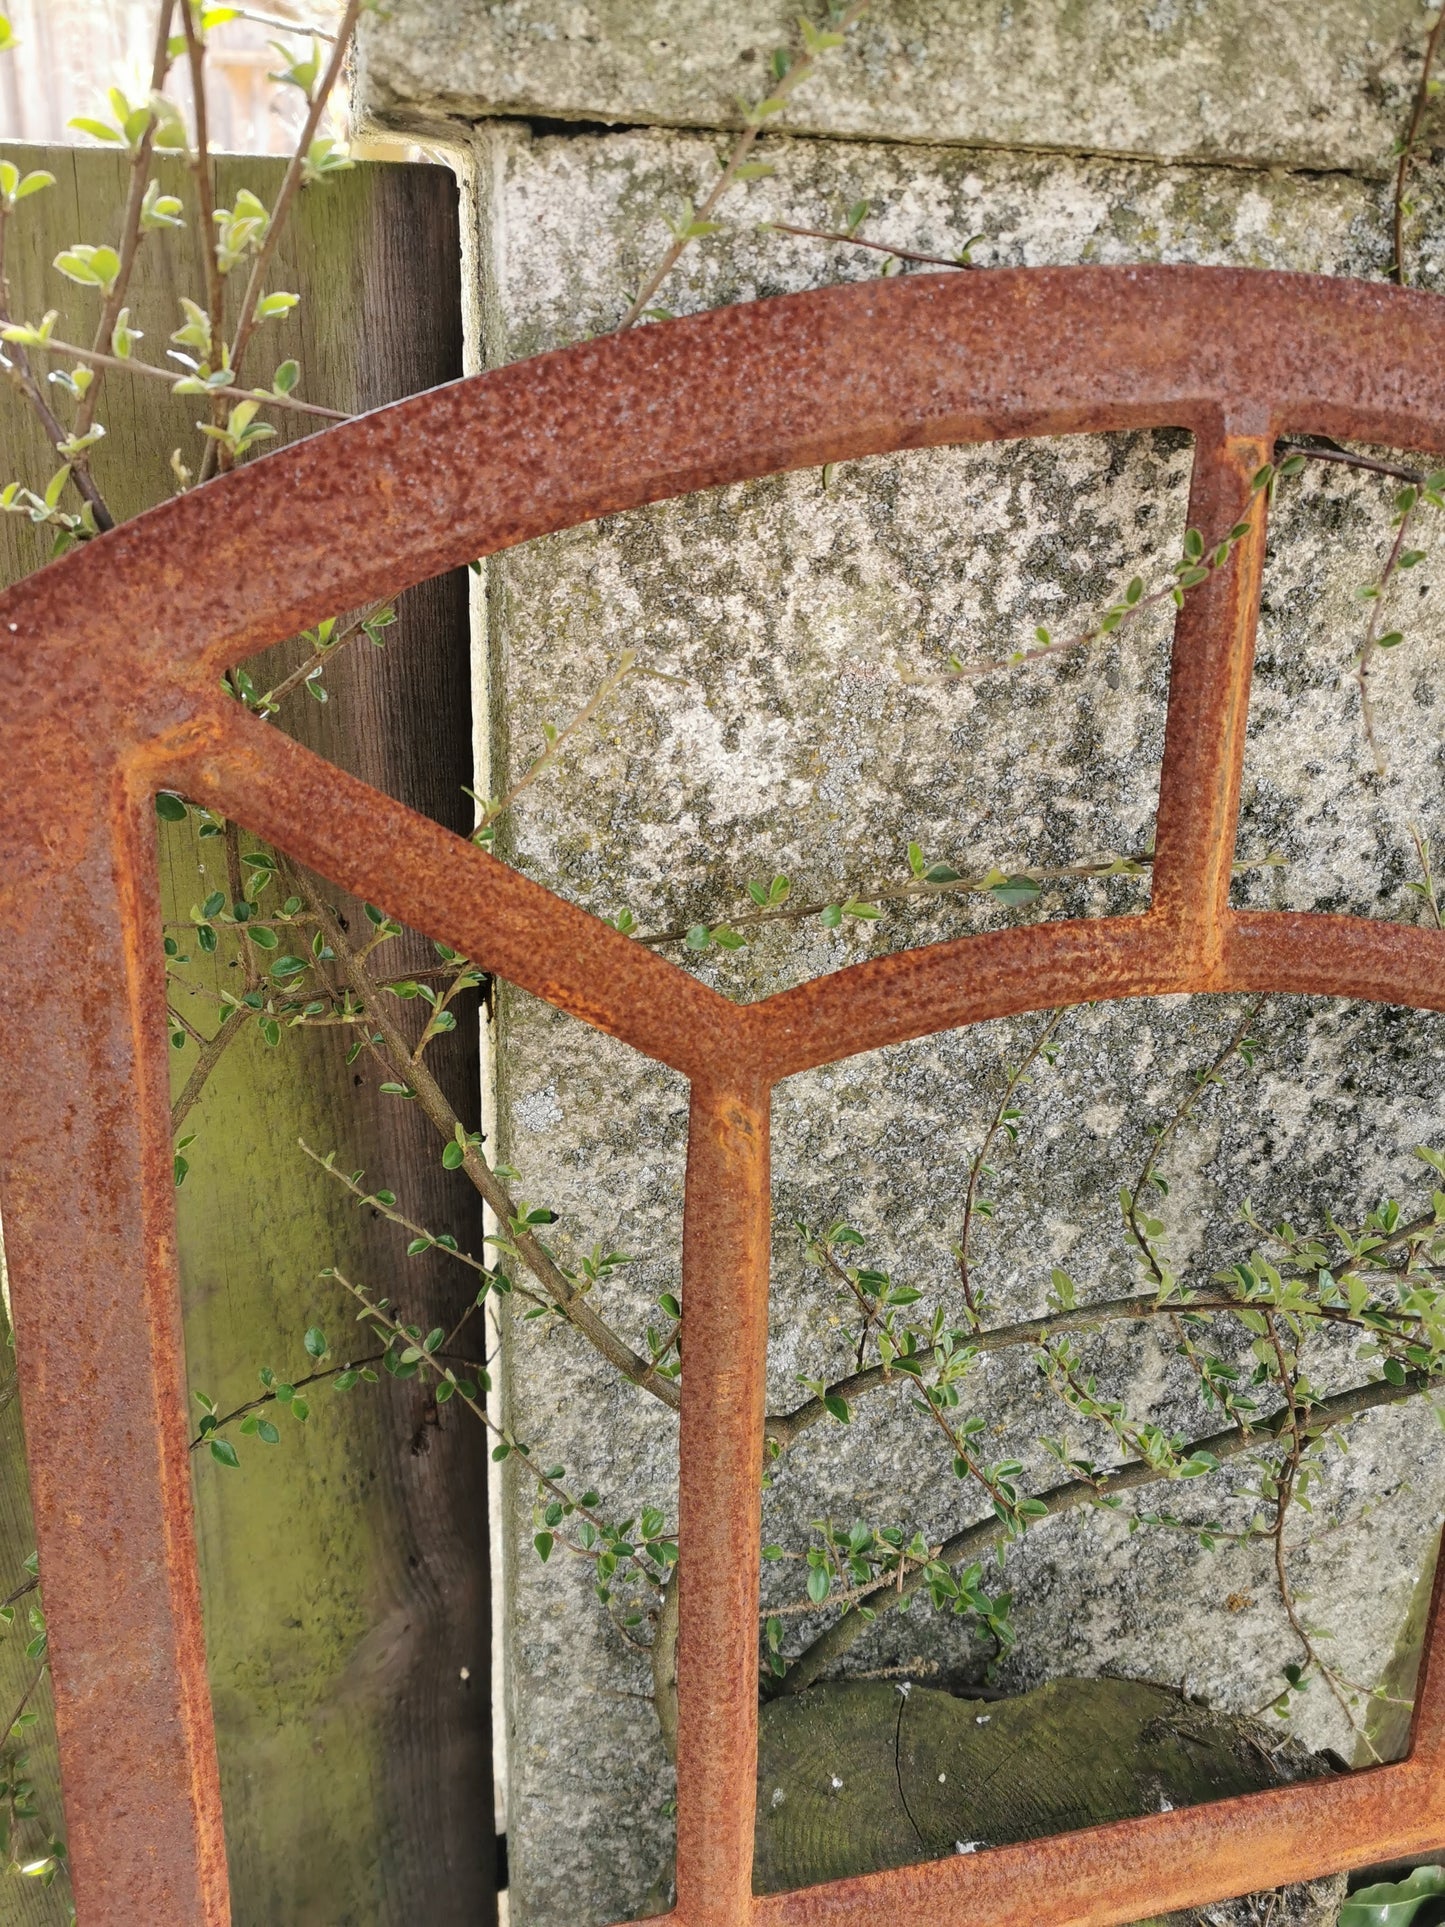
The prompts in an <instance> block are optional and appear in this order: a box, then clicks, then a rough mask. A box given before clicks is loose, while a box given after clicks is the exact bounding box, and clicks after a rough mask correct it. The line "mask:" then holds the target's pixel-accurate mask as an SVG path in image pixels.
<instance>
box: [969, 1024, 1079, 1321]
mask: <svg viewBox="0 0 1445 1927" xmlns="http://www.w3.org/2000/svg"><path fill="white" fill-rule="evenodd" d="M1063 1018H1064V1012H1063V1010H1062V1009H1060V1010H1054V1011H1050V1013H1049V1015H1048V1018H1047V1020H1046V1021H1045V1024H1044V1027H1043V1029H1042V1030H1041V1031H1040V1032H1039V1034H1038V1036H1037V1037H1036V1038H1035V1039H1034V1041H1033V1043H1032V1044H1031V1045H1030V1046H1029V1049H1028V1051H1027V1053H1026V1054H1025V1056H1024V1057H1023V1059H1022V1061H1021V1062H1020V1063H1019V1064H1017V1065H1016V1066H1015V1067H1014V1068H1013V1069H1012V1070H1009V1071H1007V1072H1006V1074H1005V1077H1004V1086H1003V1090H1002V1092H1001V1093H1000V1095H999V1100H998V1103H997V1104H996V1105H995V1106H994V1112H993V1116H992V1117H991V1118H990V1119H989V1122H988V1128H987V1129H986V1130H985V1132H984V1134H983V1138H982V1140H981V1142H980V1144H979V1147H978V1150H977V1151H976V1152H975V1153H974V1157H973V1162H972V1163H971V1164H970V1165H969V1167H968V1186H967V1189H966V1190H965V1192H964V1197H963V1228H962V1230H961V1232H960V1233H959V1240H958V1252H957V1257H958V1279H959V1283H960V1284H961V1285H962V1287H963V1298H964V1303H965V1304H966V1305H967V1307H968V1322H969V1324H970V1325H971V1326H972V1327H973V1328H974V1330H975V1331H976V1330H977V1329H978V1324H979V1316H980V1306H979V1303H978V1300H977V1298H976V1296H975V1294H974V1289H973V1281H972V1279H971V1278H970V1276H969V1240H970V1238H971V1237H972V1235H973V1221H974V1214H975V1212H976V1211H977V1209H978V1184H979V1179H980V1178H981V1177H982V1176H983V1172H984V1167H985V1165H986V1163H987V1161H988V1155H989V1152H990V1151H991V1150H992V1149H993V1146H994V1143H995V1141H996V1140H997V1138H998V1135H999V1133H1000V1131H1002V1130H1003V1128H1004V1125H1005V1122H1006V1121H1007V1118H1008V1110H1009V1106H1010V1104H1011V1103H1012V1102H1013V1097H1014V1093H1015V1092H1016V1091H1017V1090H1018V1089H1019V1086H1020V1085H1021V1084H1022V1083H1023V1082H1024V1080H1025V1079H1026V1078H1027V1076H1028V1073H1029V1071H1030V1070H1031V1069H1032V1067H1033V1066H1034V1065H1035V1064H1036V1063H1037V1062H1038V1060H1039V1058H1040V1057H1041V1056H1042V1055H1043V1054H1044V1052H1045V1051H1046V1050H1047V1049H1048V1046H1049V1044H1050V1042H1051V1041H1052V1039H1053V1036H1054V1033H1055V1032H1056V1031H1057V1030H1058V1028H1059V1025H1060V1024H1061V1023H1062V1022H1063Z"/></svg>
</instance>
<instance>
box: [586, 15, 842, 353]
mask: <svg viewBox="0 0 1445 1927" xmlns="http://www.w3.org/2000/svg"><path fill="white" fill-rule="evenodd" d="M868 4H869V0H853V4H852V6H850V7H848V8H847V9H846V10H845V11H844V12H843V13H842V14H841V15H840V16H839V18H838V20H837V21H836V22H834V23H833V30H834V31H835V32H838V33H846V32H847V31H848V29H849V27H851V26H852V25H853V23H854V22H855V21H856V20H858V19H859V18H861V16H862V15H863V14H864V13H865V12H866V10H867V8H868ZM816 65H817V56H816V55H814V54H809V53H805V54H802V55H800V56H799V58H798V59H797V60H795V61H794V62H793V64H792V66H790V67H789V69H788V71H787V72H786V73H785V74H784V75H783V76H782V78H781V79H780V80H779V81H777V82H776V84H775V85H774V86H773V88H772V90H771V93H770V94H769V99H770V100H774V101H777V100H785V99H786V98H787V96H788V95H789V94H790V93H792V91H793V89H794V88H795V87H796V86H797V85H798V84H799V82H800V81H803V80H806V79H807V77H808V75H809V74H810V73H812V71H813V68H814V67H815V66H816ZM763 125H764V123H763V121H762V119H761V118H753V119H751V120H750V121H749V123H748V125H747V127H746V128H744V130H743V132H742V134H741V135H740V136H739V138H738V141H737V143H736V145H735V146H734V148H733V151H732V153H731V154H729V156H728V159H727V165H726V166H725V167H724V168H723V170H722V172H721V173H720V174H719V175H718V177H717V179H716V180H715V181H714V182H713V184H712V187H711V188H710V189H709V191H708V194H707V197H706V199H705V200H704V201H703V204H702V206H701V207H700V208H698V210H697V212H696V214H695V215H694V217H693V219H692V221H691V222H689V223H688V225H687V227H685V228H684V229H683V231H682V233H680V234H678V235H675V236H674V238H673V242H672V245H671V247H669V248H668V250H667V252H666V253H665V254H664V255H663V257H662V259H661V260H660V261H659V262H658V264H657V266H656V267H655V268H654V269H653V271H652V273H651V274H650V275H648V277H647V279H646V280H645V281H644V282H643V284H642V286H641V287H640V288H639V289H638V291H637V295H636V297H635V298H634V300H633V302H632V305H631V306H630V307H629V308H628V310H627V312H626V314H625V315H623V317H622V319H621V321H619V322H618V324H617V332H618V333H619V334H621V333H622V331H623V330H624V329H626V328H630V327H632V326H633V325H634V323H636V322H638V321H640V320H641V319H642V317H643V316H644V315H645V314H646V312H647V310H648V308H649V307H650V306H651V305H652V299H653V296H654V295H655V294H656V293H657V291H658V289H659V288H660V287H661V286H662V284H663V282H664V281H665V280H666V279H667V277H668V276H669V275H670V274H671V273H672V271H673V269H674V268H675V267H676V266H677V264H678V262H679V261H680V260H681V259H682V256H683V254H684V253H685V251H686V249H687V247H688V245H689V244H690V242H691V241H692V240H693V239H694V238H695V236H694V235H693V233H692V232H691V229H692V228H694V227H697V226H701V227H703V228H706V227H707V224H708V222H709V221H710V219H711V217H712V215H713V213H714V212H715V210H716V209H717V206H718V203H719V202H720V201H721V200H722V198H723V196H724V195H725V194H726V193H727V191H728V189H729V188H730V187H731V186H732V184H733V182H734V181H735V180H736V179H737V177H738V172H739V170H740V169H741V168H742V167H743V166H744V165H745V164H746V162H747V158H748V155H749V154H751V152H752V151H753V148H754V147H755V146H756V144H757V139H758V135H759V134H761V133H762V131H763Z"/></svg>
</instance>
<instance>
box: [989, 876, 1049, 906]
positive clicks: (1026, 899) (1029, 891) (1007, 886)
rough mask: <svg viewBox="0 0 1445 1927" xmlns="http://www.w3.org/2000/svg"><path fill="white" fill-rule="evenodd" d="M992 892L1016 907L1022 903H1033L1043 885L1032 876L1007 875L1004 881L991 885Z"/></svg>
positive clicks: (1003, 901) (1004, 901)
mask: <svg viewBox="0 0 1445 1927" xmlns="http://www.w3.org/2000/svg"><path fill="white" fill-rule="evenodd" d="M990 894H991V895H992V896H995V897H997V898H998V900H999V902H1000V903H1006V904H1007V905H1008V906H1009V908H1010V909H1015V908H1016V907H1017V906H1018V905H1020V904H1024V903H1032V902H1033V901H1034V899H1035V898H1036V897H1037V896H1039V895H1040V894H1041V886H1040V885H1039V884H1037V883H1035V881H1034V880H1033V878H1032V877H1023V876H1017V877H1006V878H1005V879H1004V881H1003V882H1002V883H995V884H991V885H990Z"/></svg>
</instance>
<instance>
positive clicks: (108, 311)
mask: <svg viewBox="0 0 1445 1927" xmlns="http://www.w3.org/2000/svg"><path fill="white" fill-rule="evenodd" d="M183 4H187V5H188V4H189V0H183ZM174 12H175V0H161V5H160V7H159V9H158V11H157V16H156V38H155V51H154V52H153V54H152V56H151V93H152V94H153V95H154V94H158V93H159V92H160V90H161V88H162V87H164V86H165V84H166V74H167V73H168V72H169V70H170V64H171V54H170V38H171V18H172V15H173V14H174ZM156 125H157V119H156V115H155V113H154V112H152V114H151V117H150V120H149V121H148V122H147V124H146V130H145V132H144V133H143V134H142V135H141V137H140V139H139V140H138V141H137V142H136V145H135V151H134V152H133V153H132V155H131V157H130V186H129V188H128V189H127V192H126V201H125V212H124V213H123V215H122V216H121V223H120V248H119V250H118V252H119V254H120V270H119V272H118V273H117V275H116V277H115V283H114V285H113V286H112V288H111V290H110V293H109V294H108V295H107V296H106V297H105V300H104V302H103V303H102V304H101V310H100V319H99V321H98V322H97V323H96V324H95V339H94V340H93V341H92V343H91V351H92V354H95V355H104V354H105V352H106V350H107V349H108V348H109V347H110V344H111V338H112V336H113V335H114V333H115V324H116V322H117V320H118V319H119V317H120V311H121V309H122V308H123V307H124V306H125V302H126V295H127V293H128V292H129V289H130V278H131V273H132V271H133V269H134V268H135V263H136V256H137V254H138V253H139V252H140V242H141V211H142V209H143V207H144V205H145V194H146V184H147V181H148V180H149V177H150V164H151V154H152V151H153V150H154V147H155V138H156ZM92 365H93V366H95V367H99V368H101V369H102V371H103V369H104V367H105V366H106V365H108V363H105V362H94V363H92ZM104 382H105V376H104V373H103V372H102V374H101V376H100V378H99V379H98V380H96V381H93V382H92V383H91V385H90V387H89V388H87V389H86V391H85V393H84V394H83V395H82V396H81V398H80V403H79V405H78V407H77V408H76V411H75V431H74V432H75V435H76V437H77V439H78V438H80V437H82V436H84V435H86V434H88V433H89V431H90V426H91V423H92V422H93V421H94V420H95V410H96V406H97V404H98V403H99V401H100V394H101V389H102V387H103V386H104ZM85 459H86V457H85V456H84V455H82V457H81V460H82V462H83V461H85Z"/></svg>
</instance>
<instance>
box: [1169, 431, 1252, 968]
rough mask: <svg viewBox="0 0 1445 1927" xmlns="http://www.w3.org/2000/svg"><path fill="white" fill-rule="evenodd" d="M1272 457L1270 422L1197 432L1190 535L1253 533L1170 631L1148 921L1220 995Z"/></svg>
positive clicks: (1187, 597) (1188, 598)
mask: <svg viewBox="0 0 1445 1927" xmlns="http://www.w3.org/2000/svg"><path fill="white" fill-rule="evenodd" d="M1273 449H1274V436H1273V432H1272V429H1271V427H1270V425H1269V424H1268V423H1256V424H1252V425H1251V427H1250V429H1249V430H1248V432H1246V433H1235V432H1231V430H1230V429H1229V427H1228V425H1227V423H1223V422H1222V423H1221V424H1220V425H1219V427H1218V428H1217V429H1214V430H1209V429H1203V430H1200V431H1198V432H1197V433H1196V440H1195V447H1194V473H1193V477H1192V479H1191V482H1190V488H1189V527H1190V528H1192V529H1197V530H1198V531H1199V532H1200V534H1201V535H1202V537H1203V539H1204V543H1205V552H1206V555H1207V554H1208V553H1209V552H1210V550H1211V548H1212V546H1213V545H1215V544H1217V543H1219V542H1220V541H1221V540H1223V539H1224V538H1225V536H1226V535H1227V532H1228V531H1229V529H1230V528H1231V527H1233V526H1234V525H1235V524H1237V523H1239V522H1250V523H1252V524H1253V533H1252V534H1250V535H1248V536H1246V537H1245V538H1244V539H1243V540H1242V541H1240V542H1237V543H1236V544H1234V546H1233V547H1232V548H1231V550H1230V552H1229V554H1228V555H1227V556H1226V557H1225V558H1224V560H1223V561H1222V562H1221V564H1220V565H1219V567H1217V568H1215V569H1213V571H1212V573H1211V574H1210V576H1209V578H1208V580H1207V581H1204V582H1201V583H1198V584H1196V585H1195V586H1194V587H1192V588H1190V589H1187V590H1186V591H1185V592H1184V604H1183V607H1182V608H1181V609H1180V611H1179V614H1178V618H1177V620H1176V622H1175V625H1174V648H1173V653H1172V655H1171V658H1170V669H1169V712H1168V717H1167V719H1166V722H1165V728H1164V761H1163V766H1162V768H1161V770H1160V772H1159V805H1158V813H1157V816H1156V818H1155V829H1154V871H1153V892H1152V907H1151V917H1152V918H1153V919H1156V920H1158V921H1160V922H1162V923H1164V924H1166V925H1167V927H1168V928H1169V929H1170V931H1171V932H1172V933H1173V935H1174V938H1175V941H1176V943H1177V944H1178V946H1179V949H1180V952H1181V960H1183V959H1187V960H1188V961H1187V966H1186V967H1187V968H1189V969H1190V974H1191V975H1193V976H1195V977H1197V978H1200V979H1202V981H1201V982H1197V983H1196V984H1195V986H1194V987H1195V988H1206V987H1210V986H1211V985H1212V984H1214V983H1215V982H1216V981H1217V980H1218V978H1219V975H1220V971H1221V966H1222V964H1223V955H1224V941H1225V937H1224V925H1225V922H1226V920H1227V918H1228V914H1229V882H1230V876H1231V873H1232V871H1231V866H1232V864H1233V862H1234V844H1235V831H1236V827H1237V824H1238V818H1239V787H1240V772H1241V770H1242V767H1243V763H1244V736H1245V724H1246V721H1247V718H1248V712H1249V684H1250V674H1251V671H1252V669H1253V665H1254V634H1255V626H1256V623H1257V621H1258V616H1259V591H1260V580H1261V576H1262V574H1263V570H1264V540H1265V517H1266V511H1267V506H1268V503H1267V493H1266V491H1265V490H1263V489H1252V488H1251V480H1252V478H1253V477H1254V475H1255V474H1256V473H1257V472H1258V470H1259V469H1260V468H1262V467H1263V466H1264V465H1265V463H1267V462H1268V461H1269V460H1270V458H1271V455H1272V453H1273Z"/></svg>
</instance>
